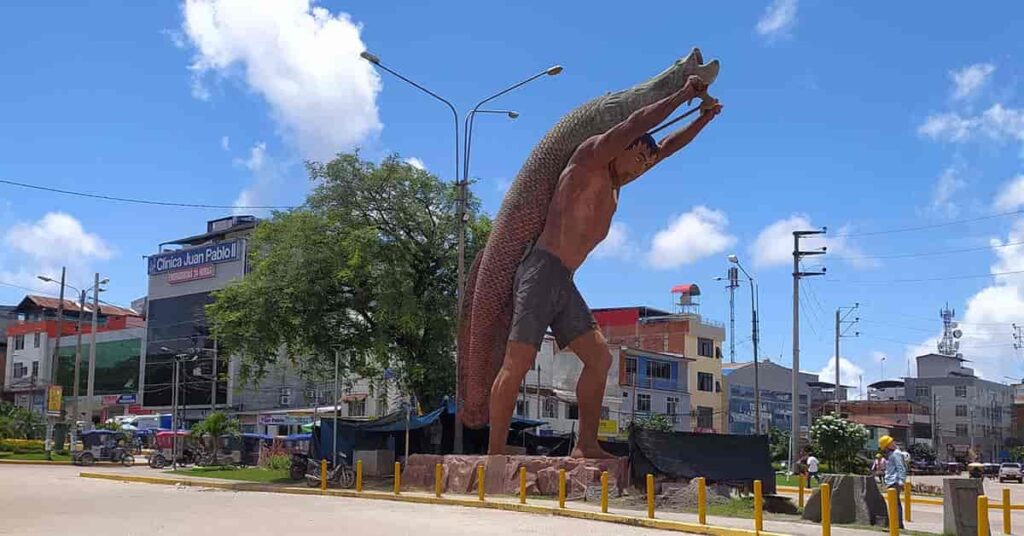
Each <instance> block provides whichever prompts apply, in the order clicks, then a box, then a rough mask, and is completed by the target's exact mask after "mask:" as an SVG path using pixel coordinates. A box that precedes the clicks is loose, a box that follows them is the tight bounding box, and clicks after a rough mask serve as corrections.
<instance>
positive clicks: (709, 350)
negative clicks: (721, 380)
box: [697, 337, 715, 357]
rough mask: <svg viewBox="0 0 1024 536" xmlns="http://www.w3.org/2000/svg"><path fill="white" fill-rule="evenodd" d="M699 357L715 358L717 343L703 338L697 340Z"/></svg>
mask: <svg viewBox="0 0 1024 536" xmlns="http://www.w3.org/2000/svg"><path fill="white" fill-rule="evenodd" d="M697 355H699V356H701V357H715V341H713V340H711V339H705V338H703V337H701V338H698V339H697Z"/></svg>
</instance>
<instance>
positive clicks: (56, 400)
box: [46, 385, 64, 415]
mask: <svg viewBox="0 0 1024 536" xmlns="http://www.w3.org/2000/svg"><path fill="white" fill-rule="evenodd" d="M63 396H64V388H63V387H61V386H59V385H51V386H50V389H49V392H48V393H47V397H46V412H47V413H49V414H50V415H60V404H61V399H62V398H63Z"/></svg>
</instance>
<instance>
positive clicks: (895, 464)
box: [878, 435, 907, 529]
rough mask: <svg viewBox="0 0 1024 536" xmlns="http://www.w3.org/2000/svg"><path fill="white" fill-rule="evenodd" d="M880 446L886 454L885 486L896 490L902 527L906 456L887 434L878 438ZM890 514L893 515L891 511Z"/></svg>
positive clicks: (901, 525)
mask: <svg viewBox="0 0 1024 536" xmlns="http://www.w3.org/2000/svg"><path fill="white" fill-rule="evenodd" d="M878 448H879V449H881V450H882V452H883V453H884V454H885V482H884V484H885V487H886V488H887V489H895V490H896V515H897V517H899V521H900V528H901V529H902V528H903V505H902V504H901V503H900V491H901V490H902V489H903V484H904V483H905V482H906V481H907V465H906V458H904V456H903V454H902V453H901V452H900V451H899V450H898V449H897V448H896V442H895V441H893V439H892V438H891V437H889V436H887V435H884V436H882V437H880V438H878ZM890 515H892V514H891V512H890Z"/></svg>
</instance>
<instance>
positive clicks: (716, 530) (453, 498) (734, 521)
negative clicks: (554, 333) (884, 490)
mask: <svg viewBox="0 0 1024 536" xmlns="http://www.w3.org/2000/svg"><path fill="white" fill-rule="evenodd" d="M150 473H151V474H150ZM80 476H82V477H86V478H103V479H112V480H122V481H126V482H141V483H149V484H164V485H189V486H193V485H194V486H204V487H206V486H208V487H213V488H216V489H224V490H231V491H247V492H265V493H287V494H309V495H319V494H320V490H319V489H317V488H309V487H306V486H288V485H279V484H278V485H275V484H262V483H254V482H239V481H233V480H223V479H214V478H205V477H194V476H191V475H168V474H166V473H163V472H156V471H146V472H143V471H138V470H133V469H131V468H111V469H110V470H108V471H103V472H102V473H91V472H83V473H81V475H80ZM325 494H326V495H331V496H337V497H345V498H362V499H376V500H387V501H402V502H414V503H422V504H447V505H455V506H464V507H471V508H491V509H499V510H508V511H518V512H527V513H533V514H544V515H558V516H565V517H574V518H579V519H589V520H595V521H605V522H612V523H620V524H627V525H633V526H643V527H648V528H656V529H663V530H673V531H677V532H690V533H696V534H714V535H718V536H753V535H755V534H757V533H756V532H755V531H754V520H753V519H743V518H735V517H721V516H708V517H707V522H708V525H700V524H698V523H697V514H691V513H681V512H657V511H656V512H655V519H648V518H647V516H646V511H644V510H633V509H623V508H617V509H610V510H609V513H608V514H602V513H601V512H600V506H599V504H596V503H587V502H582V501H573V502H569V503H567V504H566V508H565V509H564V510H563V509H560V508H558V502H557V501H556V500H552V499H547V498H534V497H530V498H528V499H527V504H526V505H521V504H519V502H518V498H516V497H509V496H500V497H487V498H486V500H485V501H484V502H482V503H481V502H480V501H479V499H478V498H477V497H476V496H475V495H445V496H444V497H442V498H440V499H438V498H436V497H434V495H433V494H432V493H427V492H421V491H403V492H402V493H401V495H398V496H396V495H394V494H393V493H389V492H382V491H364V492H355V491H353V490H338V489H328V490H327V492H326V493H325ZM994 526H999V525H994ZM907 528H908V529H911V530H918V531H929V532H931V531H933V530H934V531H935V532H937V533H940V534H941V532H942V527H941V511H940V512H939V524H938V529H937V530H935V529H934V527H932V525H931V524H930V523H911V524H908V525H907ZM881 530H882V527H879V528H878V529H876V530H869V529H860V528H848V527H842V526H838V525H833V527H832V533H833V534H835V535H837V536H868V535H871V536H878V534H879V533H880V531H881ZM760 534H761V535H762V536H775V535H782V534H793V535H799V536H818V535H820V534H821V526H820V525H818V524H815V523H809V522H803V521H801V520H799V519H798V518H796V517H795V516H792V517H787V518H785V519H779V517H778V516H775V515H769V516H766V517H765V519H764V530H763V531H762V532H761V533H760Z"/></svg>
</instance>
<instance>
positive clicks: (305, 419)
mask: <svg viewBox="0 0 1024 536" xmlns="http://www.w3.org/2000/svg"><path fill="white" fill-rule="evenodd" d="M257 422H258V423H259V424H260V425H261V426H267V425H276V426H300V425H303V424H309V423H311V422H313V417H312V416H310V415H260V416H259V418H258V419H257Z"/></svg>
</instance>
